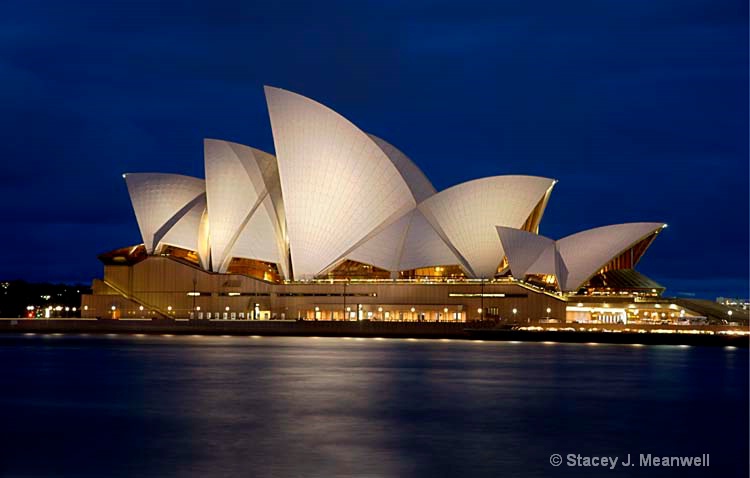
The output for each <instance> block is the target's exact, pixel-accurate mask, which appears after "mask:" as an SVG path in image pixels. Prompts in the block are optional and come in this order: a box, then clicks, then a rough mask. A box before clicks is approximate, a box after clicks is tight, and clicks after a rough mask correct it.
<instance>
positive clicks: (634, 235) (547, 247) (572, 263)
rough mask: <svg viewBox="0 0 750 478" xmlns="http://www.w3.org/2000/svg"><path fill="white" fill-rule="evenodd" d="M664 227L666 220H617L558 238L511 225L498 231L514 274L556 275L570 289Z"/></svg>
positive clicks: (562, 285) (562, 286)
mask: <svg viewBox="0 0 750 478" xmlns="http://www.w3.org/2000/svg"><path fill="white" fill-rule="evenodd" d="M663 227H664V224H663V223H656V222H636V223H628V224H616V225H613V226H604V227H598V228H595V229H589V230H587V231H582V232H579V233H576V234H573V235H571V236H568V237H565V238H563V239H560V240H558V241H554V240H552V239H549V238H546V237H543V236H537V235H536V234H532V233H530V232H526V231H520V230H517V229H511V228H507V227H498V228H497V232H498V235H499V237H500V240H501V242H502V244H503V249H504V250H505V253H506V256H507V258H508V263H509V264H510V270H511V273H512V274H513V276H514V277H516V278H519V279H523V278H524V277H525V276H526V275H527V274H550V275H555V276H556V277H557V283H558V285H559V287H560V289H561V290H563V291H565V292H570V291H576V290H578V288H579V287H581V286H582V285H583V284H584V283H585V282H586V281H588V280H589V279H590V278H591V277H592V276H593V275H594V274H596V273H597V272H598V271H599V270H600V269H601V268H602V267H604V266H605V265H606V264H607V263H609V262H610V261H611V260H612V259H614V258H616V257H617V256H619V255H620V254H621V253H623V252H624V251H626V250H628V249H630V248H631V247H633V246H634V245H635V244H637V243H638V242H640V241H641V240H643V239H645V238H647V237H648V236H650V235H651V234H654V233H655V232H658V231H659V230H661V229H662V228H663Z"/></svg>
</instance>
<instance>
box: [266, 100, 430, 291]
mask: <svg viewBox="0 0 750 478" xmlns="http://www.w3.org/2000/svg"><path fill="white" fill-rule="evenodd" d="M265 91H266V99H267V102H268V111H269V115H270V117H271V128H272V131H273V137H274V143H275V145H276V155H277V158H278V163H279V175H280V177H281V187H282V191H283V196H284V208H285V213H286V220H287V233H288V236H289V245H290V249H291V257H292V265H293V267H292V268H293V271H294V276H295V279H312V278H314V277H315V276H316V275H317V274H319V273H320V272H321V271H323V270H324V269H326V268H327V267H328V266H330V265H331V264H332V263H333V262H334V261H336V260H337V259H338V258H339V257H340V256H341V255H342V254H345V253H346V251H347V250H349V249H350V248H352V247H354V246H355V245H356V244H357V243H358V242H359V241H360V240H361V239H362V238H364V237H366V236H367V234H369V233H370V232H371V231H373V230H374V229H376V228H377V227H378V226H379V225H381V224H383V223H387V222H388V221H390V220H393V219H395V218H398V217H400V216H401V215H403V214H405V213H406V212H408V211H409V209H411V208H413V207H414V206H415V205H416V203H415V201H414V198H413V197H412V194H411V191H410V190H409V187H408V185H407V184H406V183H405V182H404V180H403V178H402V176H401V174H400V173H399V171H398V169H397V168H396V167H395V166H394V164H393V162H392V161H391V160H390V159H389V158H388V156H387V155H386V154H385V153H384V152H383V151H382V150H381V149H380V147H378V145H377V144H376V143H375V142H374V141H373V140H372V139H371V138H370V137H369V136H368V135H367V134H366V133H364V132H362V131H361V130H360V129H358V128H357V127H356V126H354V125H353V124H352V123H351V122H349V121H348V120H347V119H345V118H344V117H342V116H341V115H339V114H338V113H336V112H335V111H333V110H331V109H329V108H327V107H325V106H323V105H321V104H319V103H317V102H315V101H313V100H311V99H309V98H305V97H304V96H301V95H298V94H295V93H291V92H289V91H285V90H281V89H278V88H271V87H266V88H265Z"/></svg>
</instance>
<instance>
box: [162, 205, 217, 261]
mask: <svg viewBox="0 0 750 478" xmlns="http://www.w3.org/2000/svg"><path fill="white" fill-rule="evenodd" d="M199 197H200V199H198V200H197V201H195V203H194V205H193V207H191V208H190V210H188V212H186V213H185V215H184V216H182V218H180V220H178V221H177V223H175V225H174V226H172V228H171V229H170V230H169V231H167V233H166V234H164V237H162V239H161V242H160V244H169V245H172V246H177V247H181V248H183V249H188V250H191V251H199V247H198V236H199V234H198V230H199V228H200V223H201V218H202V217H203V214H204V212H205V211H206V195H205V194H201V195H200V196H199Z"/></svg>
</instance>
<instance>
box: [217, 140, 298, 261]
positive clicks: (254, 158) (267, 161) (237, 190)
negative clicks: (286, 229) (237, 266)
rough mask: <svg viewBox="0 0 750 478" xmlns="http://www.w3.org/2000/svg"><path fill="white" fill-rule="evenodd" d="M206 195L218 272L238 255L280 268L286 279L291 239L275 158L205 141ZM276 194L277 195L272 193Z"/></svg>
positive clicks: (229, 144) (239, 146) (254, 150)
mask: <svg viewBox="0 0 750 478" xmlns="http://www.w3.org/2000/svg"><path fill="white" fill-rule="evenodd" d="M204 150H205V156H204V157H205V167H206V196H207V201H208V223H209V231H210V247H211V259H212V268H213V270H214V271H217V272H226V270H227V268H228V266H229V262H230V260H231V259H232V258H233V257H246V258H251V259H258V260H262V261H267V262H274V263H277V264H279V265H280V272H282V275H285V272H286V260H285V252H284V250H285V246H284V244H285V239H284V237H283V226H281V225H280V224H279V217H283V216H282V214H283V213H277V211H281V210H283V204H282V203H281V201H280V195H279V194H278V189H279V185H278V179H277V178H278V170H277V168H276V164H275V163H276V161H275V158H274V157H273V156H272V155H270V154H268V153H264V152H263V151H259V150H257V149H254V148H250V147H248V146H244V145H241V144H236V143H231V142H229V141H221V140H214V139H207V140H205V141H204ZM271 191H276V194H272V193H271Z"/></svg>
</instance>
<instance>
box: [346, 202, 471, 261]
mask: <svg viewBox="0 0 750 478" xmlns="http://www.w3.org/2000/svg"><path fill="white" fill-rule="evenodd" d="M348 258H349V259H352V260H355V261H358V262H363V263H365V264H370V265H373V266H375V267H379V268H381V269H386V270H389V271H393V272H395V271H404V270H411V269H418V268H420V267H430V266H438V265H460V264H461V261H460V259H459V258H458V257H457V256H456V254H455V253H454V252H453V251H452V250H451V248H450V247H449V246H448V245H447V244H446V243H445V241H444V240H443V238H442V237H440V235H438V233H437V232H436V231H435V229H434V228H433V227H432V225H431V224H430V223H429V221H427V219H426V218H425V217H424V215H423V214H422V213H421V212H420V211H419V209H416V208H415V209H413V210H412V211H410V212H408V213H407V214H405V215H404V216H403V217H401V218H400V219H399V220H398V221H396V222H394V223H393V224H391V225H389V226H388V227H387V228H385V229H383V230H382V231H380V232H379V233H378V234H375V235H374V236H372V237H371V238H370V239H368V240H367V241H366V242H364V243H363V244H362V245H361V246H359V247H358V248H356V249H355V250H354V251H353V252H352V253H351V254H349V256H348Z"/></svg>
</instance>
